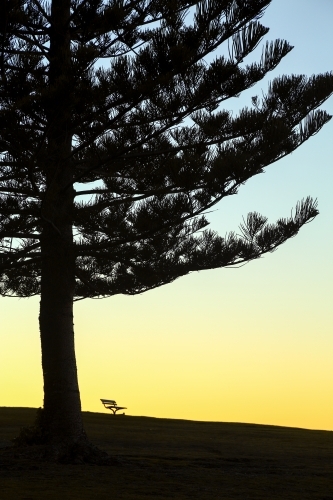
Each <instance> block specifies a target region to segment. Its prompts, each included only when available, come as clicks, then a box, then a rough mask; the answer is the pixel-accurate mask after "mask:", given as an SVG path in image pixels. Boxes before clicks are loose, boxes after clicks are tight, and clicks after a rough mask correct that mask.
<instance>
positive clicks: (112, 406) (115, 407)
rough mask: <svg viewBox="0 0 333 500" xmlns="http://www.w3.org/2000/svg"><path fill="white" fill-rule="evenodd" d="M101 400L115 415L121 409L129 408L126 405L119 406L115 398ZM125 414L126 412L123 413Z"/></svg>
mask: <svg viewBox="0 0 333 500" xmlns="http://www.w3.org/2000/svg"><path fill="white" fill-rule="evenodd" d="M101 401H102V403H103V405H104V407H105V408H107V409H108V410H111V411H112V413H113V415H115V414H116V413H117V411H119V410H127V408H126V407H125V406H118V405H117V403H116V402H115V401H114V400H113V399H101ZM123 415H125V413H123Z"/></svg>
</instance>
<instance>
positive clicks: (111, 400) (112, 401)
mask: <svg viewBox="0 0 333 500" xmlns="http://www.w3.org/2000/svg"><path fill="white" fill-rule="evenodd" d="M101 401H102V403H103V405H116V404H117V403H116V402H115V401H114V400H113V399H101Z"/></svg>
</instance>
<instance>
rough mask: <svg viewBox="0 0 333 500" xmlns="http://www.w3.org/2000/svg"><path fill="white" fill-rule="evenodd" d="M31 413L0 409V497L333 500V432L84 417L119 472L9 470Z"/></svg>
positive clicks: (25, 464)
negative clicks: (10, 453) (8, 450)
mask: <svg viewBox="0 0 333 500" xmlns="http://www.w3.org/2000/svg"><path fill="white" fill-rule="evenodd" d="M35 411H36V410H35V409H34V408H0V498H1V500H48V499H50V500H59V499H60V500H67V499H68V500H76V499H77V500H79V499H80V500H95V499H96V500H104V499H105V500H106V499H108V500H110V498H117V499H121V500H122V499H123V500H143V499H144V500H147V499H150V500H154V499H177V500H183V499H184V500H185V499H186V500H188V499H200V500H206V499H207V500H208V499H209V500H212V499H221V500H235V499H241V500H248V499H250V500H252V499H253V500H275V499H279V500H280V499H281V500H289V499H293V500H296V499H297V500H307V499H318V500H333V432H329V431H312V430H304V429H295V428H288V427H275V426H266V425H252V424H235V423H219V422H218V423H216V422H196V421H188V420H170V419H160V418H150V417H131V416H127V415H126V416H122V415H118V416H112V415H111V414H110V415H108V414H101V413H89V412H84V414H83V417H84V422H85V427H86V430H87V433H88V436H89V438H90V439H91V441H92V442H93V443H95V444H96V445H98V446H99V447H100V448H102V449H104V450H105V451H107V452H108V453H110V454H112V455H115V456H116V457H118V458H119V462H120V464H119V465H118V466H91V465H58V464H57V465H55V464H49V463H44V464H41V463H40V462H30V461H28V460H22V459H21V460H17V461H12V462H11V463H8V460H7V461H6V460H5V459H4V457H3V456H2V453H1V448H2V449H3V450H5V448H4V447H5V446H6V445H8V444H10V440H11V439H12V438H14V437H15V436H16V435H17V434H18V431H19V429H20V427H22V426H26V425H30V424H31V423H32V422H33V420H34V417H35Z"/></svg>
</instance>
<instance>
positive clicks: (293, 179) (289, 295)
mask: <svg viewBox="0 0 333 500" xmlns="http://www.w3.org/2000/svg"><path fill="white" fill-rule="evenodd" d="M332 22H333V2H332V0H273V2H272V4H271V6H270V7H269V8H268V9H267V11H266V13H265V15H264V17H263V19H262V23H263V24H264V25H265V26H268V27H270V32H269V33H268V35H267V36H266V39H267V40H272V39H275V38H284V39H286V40H288V41H289V42H290V43H291V44H292V45H294V46H295V48H294V50H293V51H292V52H291V53H290V54H289V55H288V56H287V57H286V58H285V59H284V60H283V61H282V62H281V64H280V65H279V66H278V68H277V69H276V70H275V71H274V72H272V73H270V74H269V75H268V77H266V79H265V80H264V81H262V82H260V83H259V84H258V85H257V86H256V87H254V88H252V89H250V90H249V91H248V92H246V93H245V94H244V95H242V97H241V98H239V99H233V100H230V101H228V102H227V103H226V107H228V109H232V110H234V111H235V112H236V111H237V110H238V109H239V107H240V106H243V105H245V104H248V105H249V104H250V98H251V96H253V95H259V96H260V95H261V92H262V91H264V92H265V91H266V89H267V82H268V81H269V80H271V79H272V78H274V77H275V76H278V75H281V74H291V73H296V74H298V73H303V74H306V75H308V76H310V75H311V74H313V73H320V72H325V71H330V70H332V69H333V52H332V47H333V30H332ZM260 52H261V51H260V49H259V50H258V51H256V53H255V55H256V56H257V58H258V57H260ZM252 59H253V57H252V56H251V60H252ZM246 62H248V59H247V60H246ZM322 109H326V110H327V111H328V112H329V113H331V114H333V99H332V98H331V99H330V100H329V101H327V102H326V103H325V104H324V106H322ZM332 135H333V120H332V121H331V122H330V123H329V124H327V125H326V126H325V127H324V128H323V129H322V130H321V131H320V132H319V134H317V135H316V136H315V137H313V138H311V139H310V140H309V141H308V142H307V143H305V144H304V145H302V146H301V147H300V148H299V149H298V150H297V151H296V152H294V153H293V154H292V155H289V156H288V157H287V158H285V159H283V160H280V161H279V162H277V163H275V164H274V165H271V166H270V167H268V168H267V170H266V173H265V174H262V175H259V176H256V177H254V178H252V179H251V180H250V181H249V182H248V183H247V184H246V185H245V186H243V187H242V188H241V189H240V191H239V194H238V195H236V196H233V197H230V198H229V199H227V200H225V201H222V203H221V204H220V205H219V206H218V207H217V208H216V210H215V211H214V212H212V213H211V214H210V216H209V219H210V221H211V227H212V228H213V229H216V230H217V231H219V232H220V234H222V235H224V234H225V233H226V232H228V231H230V230H236V231H237V230H238V226H239V224H240V223H241V222H242V216H246V214H247V213H248V212H250V211H254V210H255V211H258V212H261V213H262V214H264V215H267V216H268V217H269V220H270V221H271V222H273V221H274V220H276V219H277V218H279V217H285V216H289V214H290V211H291V209H292V208H293V207H295V205H296V202H297V201H298V200H300V199H301V198H303V197H305V196H307V195H311V196H313V197H315V198H318V203H319V210H320V215H319V216H318V217H317V218H316V219H315V220H314V221H313V222H311V224H308V225H307V226H306V227H304V228H303V229H302V230H301V231H300V233H299V235H297V237H296V238H293V239H292V240H289V241H288V242H287V243H285V244H284V245H283V246H282V247H280V248H279V249H278V250H277V251H276V252H274V253H273V254H269V255H267V256H265V257H264V258H262V259H259V260H257V261H255V262H252V263H250V264H248V265H246V266H243V267H241V268H238V269H218V270H211V271H204V272H200V273H192V274H191V275H189V276H186V277H184V278H180V279H178V280H177V281H176V282H174V283H172V284H170V285H166V286H164V287H161V288H159V289H156V290H153V291H150V292H147V293H145V294H142V295H138V296H135V297H126V296H116V297H111V298H108V299H103V300H91V299H86V300H84V301H81V302H78V303H76V304H75V307H74V313H75V319H74V322H75V331H76V350H77V363H78V373H79V382H80V389H81V397H82V407H83V410H88V411H104V409H103V407H102V405H101V403H100V398H109V399H115V400H116V401H117V402H118V403H119V404H121V405H124V406H127V407H128V410H127V413H128V414H130V415H149V416H154V417H168V418H185V419H193V420H214V421H225V422H228V421H229V422H254V423H259V424H275V425H283V426H295V427H305V428H314V429H329V430H333V398H332V382H333V364H332V359H333V312H332V311H333V308H332V299H333V285H332V283H333V266H332V248H333V230H332V227H333V226H332V213H333V198H332V185H333V173H332V166H333V148H332ZM0 307H1V320H2V331H1V349H0V406H30V407H38V406H42V399H43V394H42V373H41V361H40V345H39V332H38V307H39V298H36V297H35V298H31V299H10V298H0ZM105 411H106V410H105Z"/></svg>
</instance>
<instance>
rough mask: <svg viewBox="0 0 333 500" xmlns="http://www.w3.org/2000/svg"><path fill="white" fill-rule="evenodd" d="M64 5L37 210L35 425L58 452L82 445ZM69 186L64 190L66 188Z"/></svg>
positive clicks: (57, 24) (53, 58)
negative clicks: (39, 406) (39, 401)
mask: <svg viewBox="0 0 333 500" xmlns="http://www.w3.org/2000/svg"><path fill="white" fill-rule="evenodd" d="M69 16H70V0H58V1H57V2H52V26H51V29H52V36H51V38H50V39H51V43H50V72H49V90H50V91H49V97H48V133H47V147H48V151H47V155H46V164H45V165H44V169H45V176H46V190H45V195H44V199H43V202H42V207H41V216H42V239H41V252H42V273H41V300H40V316H39V323H40V337H41V348H42V367H43V377H44V409H43V418H42V419H41V421H40V422H39V424H40V425H41V424H42V426H43V434H44V438H45V441H46V442H48V443H50V444H52V445H54V446H57V447H59V449H60V448H66V447H70V446H72V445H73V444H74V443H79V442H81V443H82V442H85V441H86V436H85V432H84V429H83V424H82V417H81V402H80V393H79V386H78V378H77V368H76V360H75V349H74V328H73V295H74V285H75V258H74V247H73V234H72V221H73V199H74V189H73V187H72V185H71V182H72V180H73V172H72V168H71V165H70V162H69V160H68V157H69V156H70V152H71V142H72V137H71V135H70V134H68V132H67V131H68V128H69V127H68V125H69V120H70V112H71V102H70V101H71V88H70V87H71V84H70V81H71V73H70V68H71V64H70V62H71V59H70V58H71V55H70V37H69V23H68V20H69ZM68 186H69V187H68Z"/></svg>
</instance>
